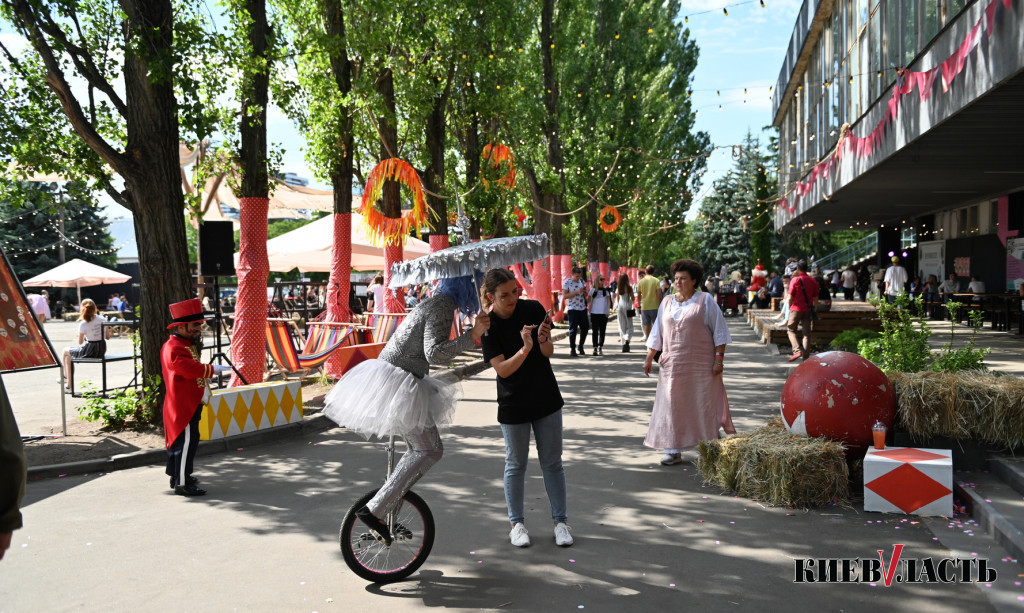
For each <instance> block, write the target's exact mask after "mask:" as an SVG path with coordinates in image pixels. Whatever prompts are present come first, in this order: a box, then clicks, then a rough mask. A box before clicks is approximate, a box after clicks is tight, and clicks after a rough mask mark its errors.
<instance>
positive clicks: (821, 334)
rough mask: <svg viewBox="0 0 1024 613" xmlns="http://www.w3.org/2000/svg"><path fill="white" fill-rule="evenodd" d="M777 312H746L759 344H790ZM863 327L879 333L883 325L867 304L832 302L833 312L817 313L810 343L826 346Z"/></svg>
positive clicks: (757, 310)
mask: <svg viewBox="0 0 1024 613" xmlns="http://www.w3.org/2000/svg"><path fill="white" fill-rule="evenodd" d="M779 315H781V313H780V312H779V311H769V310H766V309H752V310H749V311H747V321H748V322H749V323H750V327H751V328H753V329H754V332H756V333H757V335H758V336H759V337H760V338H761V342H762V343H765V344H768V343H771V344H775V345H789V337H788V336H787V335H786V324H785V322H782V321H779V319H778V318H779ZM855 328H864V329H866V330H881V329H882V322H881V321H880V320H879V318H878V310H877V309H876V308H875V307H874V306H872V305H871V304H869V303H867V302H855V301H850V302H846V301H842V300H838V301H834V302H832V309H831V310H830V311H828V312H827V313H818V319H817V320H815V322H814V324H813V326H812V332H811V344H812V345H817V346H819V347H824V346H825V345H828V344H829V343H830V342H831V341H832V339H834V338H835V337H836V336H838V335H839V333H841V332H843V331H844V330H853V329H855Z"/></svg>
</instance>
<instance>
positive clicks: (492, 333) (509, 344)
mask: <svg viewBox="0 0 1024 613" xmlns="http://www.w3.org/2000/svg"><path fill="white" fill-rule="evenodd" d="M545 313H546V312H545V311H544V307H543V306H541V304H540V303H539V302H537V301H536V300H520V301H519V302H517V303H516V308H515V310H514V311H512V316H511V317H509V318H508V319H504V318H502V317H499V316H498V315H497V314H496V313H494V312H493V311H492V312H491V328H490V330H488V331H487V334H486V335H485V336H484V337H483V350H484V361H486V362H490V361H491V360H492V359H493V358H496V357H498V356H503V357H504V358H505V359H509V358H511V357H512V356H514V355H515V353H516V352H517V351H519V350H520V349H522V347H523V338H522V336H520V334H519V333H520V331H521V330H522V329H523V326H528V325H534V324H536V325H538V326H539V325H540V323H541V322H542V321H544V316H545ZM496 379H497V382H498V423H502V424H523V423H527V422H531V421H534V420H537V419H540V418H541V417H547V416H548V415H551V414H552V413H554V412H555V411H557V410H559V409H561V408H562V404H564V403H563V402H562V394H561V392H559V391H558V382H557V381H556V380H555V373H554V372H553V371H552V370H551V361H550V360H548V358H547V357H545V356H544V354H543V353H541V351H540V343H538V342H537V330H536V328H535V329H534V330H533V349H531V350H530V353H529V354H528V355H527V356H526V360H525V361H524V362H523V364H522V365H521V366H520V367H519V368H518V369H517V370H516V371H515V372H514V373H512V374H511V375H509V376H508V377H507V378H505V377H501V376H498V377H496Z"/></svg>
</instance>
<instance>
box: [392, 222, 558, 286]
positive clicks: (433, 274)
mask: <svg viewBox="0 0 1024 613" xmlns="http://www.w3.org/2000/svg"><path fill="white" fill-rule="evenodd" d="M549 253H550V246H549V241H548V235H547V234H531V235H529V236H506V237H503V238H491V239H487V240H484V241H479V242H476V243H464V244H462V245H456V246H455V247H448V248H447V249H442V250H440V251H435V252H434V253H431V254H430V255H425V256H423V257H421V258H416V259H415V260H409V261H407V262H396V263H395V264H392V265H391V282H390V283H388V287H390V288H391V289H396V288H399V287H402V286H404V285H413V284H416V283H426V282H427V281H433V280H434V279H451V278H454V277H464V276H467V275H469V276H472V278H473V283H474V284H476V275H474V274H473V273H474V272H475V271H480V272H485V271H487V270H489V269H491V268H505V267H506V266H512V265H513V264H522V263H523V262H532V261H534V260H541V259H544V258H546V257H548V254H549ZM477 293H478V294H479V292H477Z"/></svg>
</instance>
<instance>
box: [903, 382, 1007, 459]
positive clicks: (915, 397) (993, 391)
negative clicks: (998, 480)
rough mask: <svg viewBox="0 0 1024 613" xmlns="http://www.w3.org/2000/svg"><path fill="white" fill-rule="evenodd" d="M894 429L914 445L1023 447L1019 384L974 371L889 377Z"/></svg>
mask: <svg viewBox="0 0 1024 613" xmlns="http://www.w3.org/2000/svg"><path fill="white" fill-rule="evenodd" d="M889 379H890V380H891V381H892V384H893V387H894V389H895V390H896V403H897V407H896V419H897V425H898V427H899V428H901V429H902V430H904V431H905V432H907V433H908V434H910V435H911V437H913V438H914V439H915V440H927V439H930V438H935V437H948V438H953V439H961V440H964V439H972V440H975V441H978V442H981V443H985V444H994V445H1005V446H1007V447H1019V446H1021V445H1024V379H1021V378H1019V377H1009V376H998V375H992V374H988V373H985V372H983V371H976V370H962V371H959V372H954V373H944V372H914V373H896V372H893V373H889Z"/></svg>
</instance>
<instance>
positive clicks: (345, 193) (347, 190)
mask: <svg viewBox="0 0 1024 613" xmlns="http://www.w3.org/2000/svg"><path fill="white" fill-rule="evenodd" d="M321 10H322V12H323V15H324V23H325V25H326V29H327V34H328V35H329V36H330V37H331V38H332V39H333V41H334V42H336V43H337V44H336V45H333V46H332V47H331V49H332V52H331V57H330V62H331V75H332V76H333V77H334V84H335V87H336V88H337V91H338V96H339V98H340V99H345V98H346V97H347V96H348V94H349V93H350V92H351V91H352V62H351V61H350V59H349V57H348V46H347V41H346V38H345V13H344V8H343V7H342V5H341V2H338V1H336V0H327V1H325V2H324V3H323V5H322V7H321ZM337 141H338V142H339V143H340V144H341V151H340V152H338V154H337V156H336V157H335V158H334V163H333V167H332V168H331V186H332V187H333V188H334V253H333V256H332V259H331V276H330V279H329V280H328V283H327V305H326V306H327V320H328V321H352V315H351V312H350V311H349V300H348V297H349V292H350V291H351V287H352V286H351V275H352V166H353V160H352V149H353V147H352V145H353V131H352V111H351V109H350V108H349V107H347V106H342V107H341V113H340V122H339V125H338V134H337ZM339 359H340V356H339ZM341 366H342V365H341V364H340V363H339V361H338V359H334V358H332V359H330V360H328V362H327V371H328V373H329V374H330V375H331V376H333V377H339V376H341V374H342V372H341Z"/></svg>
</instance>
